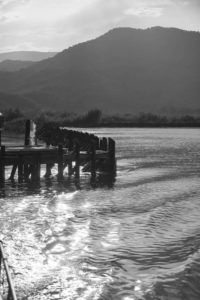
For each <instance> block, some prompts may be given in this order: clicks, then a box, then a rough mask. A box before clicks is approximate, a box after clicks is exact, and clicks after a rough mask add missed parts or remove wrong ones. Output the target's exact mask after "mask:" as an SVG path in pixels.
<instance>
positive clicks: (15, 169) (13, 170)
mask: <svg viewBox="0 0 200 300" xmlns="http://www.w3.org/2000/svg"><path fill="white" fill-rule="evenodd" d="M16 171H17V164H15V165H14V166H13V167H12V171H11V174H10V177H9V179H10V180H14V177H15V173H16Z"/></svg>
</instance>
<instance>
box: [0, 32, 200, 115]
mask: <svg viewBox="0 0 200 300" xmlns="http://www.w3.org/2000/svg"><path fill="white" fill-rule="evenodd" d="M199 53H200V33H199V32H188V31H184V30H180V29H176V28H162V27H153V28H149V29H146V30H142V29H133V28H116V29H113V30H111V31H109V32H108V33H106V34H104V35H102V36H100V37H99V38H97V39H95V40H91V41H88V42H85V43H81V44H78V45H76V46H73V47H70V48H69V49H67V50H64V51H62V52H61V53H58V54H57V55H55V56H54V57H52V58H48V59H45V60H42V61H40V62H37V63H34V64H33V65H31V66H30V67H28V68H26V69H23V70H20V71H18V72H12V73H5V72H0V91H2V92H4V93H7V92H8V91H9V92H12V93H13V94H18V95H20V96H23V97H25V98H28V99H31V100H32V101H33V102H34V103H35V105H36V106H40V107H43V108H47V109H54V110H55V109H56V110H67V111H74V112H85V111H87V110H89V109H92V108H99V109H101V110H102V111H103V112H106V113H132V114H138V113H140V112H151V113H159V114H168V115H169V114H185V113H191V114H195V113H196V112H197V111H199V109H200V101H199V99H200V56H199Z"/></svg>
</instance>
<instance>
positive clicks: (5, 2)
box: [0, 0, 200, 51]
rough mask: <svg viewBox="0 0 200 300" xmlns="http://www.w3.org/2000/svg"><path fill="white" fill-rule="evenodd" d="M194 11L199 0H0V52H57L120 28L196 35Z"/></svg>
mask: <svg viewBox="0 0 200 300" xmlns="http://www.w3.org/2000/svg"><path fill="white" fill-rule="evenodd" d="M199 9H200V1H199V0H0V28H1V35H0V45H1V48H0V51H2V49H3V47H4V48H9V49H10V47H12V45H13V47H15V48H16V47H19V48H20V49H21V47H23V46H24V47H27V48H31V47H33V49H34V48H35V49H38V50H40V49H44V48H48V49H49V50H62V49H64V48H66V47H68V46H70V45H72V44H75V43H78V42H81V41H85V40H88V39H91V38H94V37H96V36H98V35H100V34H102V33H104V32H106V31H108V30H109V29H111V28H114V27H122V26H126V27H127V26H129V27H137V28H138V27H140V28H145V27H151V26H155V25H160V26H168V27H172V26H173V27H179V28H183V29H187V28H188V29H189V30H191V29H193V28H194V29H195V28H196V29H197V30H198V29H200V18H199V19H198V17H199V15H200V14H199ZM2 32H3V34H2Z"/></svg>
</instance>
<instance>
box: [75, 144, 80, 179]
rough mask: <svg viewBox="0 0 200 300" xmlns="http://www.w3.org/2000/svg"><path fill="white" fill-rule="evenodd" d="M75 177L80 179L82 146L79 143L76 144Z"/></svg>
mask: <svg viewBox="0 0 200 300" xmlns="http://www.w3.org/2000/svg"><path fill="white" fill-rule="evenodd" d="M74 150H75V177H76V178H79V177H80V145H79V143H78V142H76V143H75V149H74Z"/></svg>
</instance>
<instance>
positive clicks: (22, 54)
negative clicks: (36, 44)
mask: <svg viewBox="0 0 200 300" xmlns="http://www.w3.org/2000/svg"><path fill="white" fill-rule="evenodd" d="M56 54H57V52H39V51H13V52H5V53H0V62H1V61H4V60H25V61H27V60H28V61H40V60H43V59H46V58H49V57H53V56H54V55H56Z"/></svg>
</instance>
